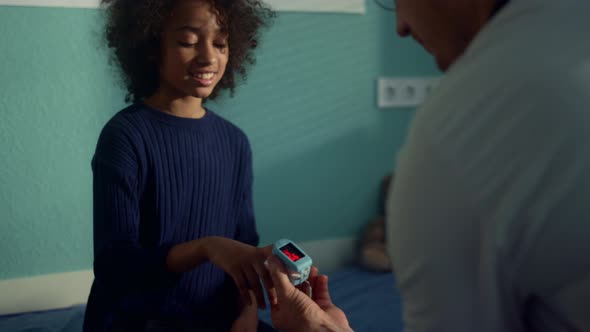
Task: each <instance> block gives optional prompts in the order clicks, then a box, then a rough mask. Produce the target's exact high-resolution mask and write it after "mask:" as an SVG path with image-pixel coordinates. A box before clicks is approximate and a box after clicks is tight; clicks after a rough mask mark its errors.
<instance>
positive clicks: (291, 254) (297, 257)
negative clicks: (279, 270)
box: [272, 239, 312, 286]
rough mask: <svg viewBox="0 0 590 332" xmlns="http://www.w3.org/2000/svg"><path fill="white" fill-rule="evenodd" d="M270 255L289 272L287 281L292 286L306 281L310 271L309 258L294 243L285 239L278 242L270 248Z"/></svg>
mask: <svg viewBox="0 0 590 332" xmlns="http://www.w3.org/2000/svg"><path fill="white" fill-rule="evenodd" d="M272 253H273V255H275V256H277V257H278V258H279V259H280V260H281V261H282V262H283V264H285V266H286V267H287V270H289V271H288V274H289V279H290V280H291V282H292V283H293V285H295V286H297V285H300V284H302V283H304V282H305V281H307V278H309V272H310V271H311V264H312V261H311V257H309V256H308V255H306V254H305V252H303V250H301V248H299V246H298V245H296V244H295V242H293V241H291V240H287V239H281V240H278V241H277V242H275V244H274V246H273V248H272Z"/></svg>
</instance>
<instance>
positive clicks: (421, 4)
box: [393, 0, 506, 71]
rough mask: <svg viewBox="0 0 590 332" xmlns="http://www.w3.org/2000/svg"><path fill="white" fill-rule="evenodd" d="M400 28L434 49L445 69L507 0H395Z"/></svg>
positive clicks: (433, 51)
mask: <svg viewBox="0 0 590 332" xmlns="http://www.w3.org/2000/svg"><path fill="white" fill-rule="evenodd" d="M393 1H394V3H395V8H396V12H397V15H396V16H397V32H398V34H399V35H400V36H402V37H407V36H412V37H413V38H414V39H415V40H416V41H417V42H419V43H420V44H422V46H423V47H424V48H425V49H426V50H427V51H428V52H429V53H431V54H432V55H433V56H434V57H435V59H436V62H437V64H438V66H439V68H440V69H441V70H443V71H446V70H447V69H449V67H450V66H451V65H452V64H453V63H454V62H455V61H456V60H457V59H458V58H459V57H460V56H461V55H462V54H463V52H464V51H465V49H466V48H467V46H468V45H469V43H471V41H472V40H473V38H474V37H475V36H476V35H477V33H478V32H479V31H480V30H481V29H482V28H483V26H484V25H485V24H486V23H487V22H488V20H489V19H490V18H491V17H492V15H493V14H494V12H495V10H496V8H497V7H498V5H499V4H500V3H501V2H506V0H393Z"/></svg>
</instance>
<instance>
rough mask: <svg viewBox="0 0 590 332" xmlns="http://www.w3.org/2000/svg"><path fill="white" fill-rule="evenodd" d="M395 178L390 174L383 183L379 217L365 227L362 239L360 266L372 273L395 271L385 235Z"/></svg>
mask: <svg viewBox="0 0 590 332" xmlns="http://www.w3.org/2000/svg"><path fill="white" fill-rule="evenodd" d="M393 177H394V175H393V174H390V175H387V176H386V177H385V178H384V179H383V180H382V181H381V188H380V189H381V190H380V199H379V213H378V216H377V217H375V218H374V219H373V220H371V221H370V222H369V223H368V224H367V225H366V226H365V228H364V230H363V232H362V236H361V238H360V253H359V257H360V264H361V266H363V267H365V268H367V269H368V270H371V271H376V272H390V271H393V264H392V262H391V258H390V257H389V255H388V254H387V244H386V235H385V234H386V233H385V227H386V223H385V218H386V215H385V211H386V208H385V205H386V201H387V193H388V192H389V188H390V186H391V185H392V183H393Z"/></svg>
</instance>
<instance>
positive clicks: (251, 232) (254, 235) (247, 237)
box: [236, 136, 260, 246]
mask: <svg viewBox="0 0 590 332" xmlns="http://www.w3.org/2000/svg"><path fill="white" fill-rule="evenodd" d="M253 179H254V175H253V171H252V149H251V148H250V143H249V142H248V139H247V138H246V137H245V136H244V139H243V148H242V153H241V171H240V179H238V181H239V183H240V184H241V186H240V188H241V194H240V201H239V211H238V222H237V225H238V229H237V232H236V234H237V237H236V239H237V240H238V241H240V242H243V243H246V244H249V245H252V246H258V244H259V242H260V239H259V236H258V232H257V231H256V218H255V217H254V202H253V198H252V187H253V182H254V181H253Z"/></svg>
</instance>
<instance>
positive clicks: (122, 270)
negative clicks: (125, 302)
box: [92, 125, 177, 292]
mask: <svg viewBox="0 0 590 332" xmlns="http://www.w3.org/2000/svg"><path fill="white" fill-rule="evenodd" d="M92 171H93V214H94V274H95V278H96V280H97V281H98V282H101V283H103V284H104V285H106V286H107V287H109V288H111V289H114V290H117V291H120V292H136V291H142V290H146V289H154V288H161V287H166V286H167V285H169V284H171V283H173V282H174V281H175V280H176V277H177V276H176V275H175V274H172V273H170V272H168V271H167V269H166V258H167V255H168V251H169V250H170V248H171V247H172V245H171V244H163V245H160V246H144V245H142V244H141V243H140V240H139V239H140V210H139V200H140V192H139V185H138V160H137V157H136V153H135V151H134V146H133V144H132V143H131V139H130V138H129V136H128V135H126V134H124V131H123V130H122V129H120V128H116V127H115V126H113V125H111V126H109V125H107V127H105V129H104V130H103V132H102V133H101V136H100V138H99V142H98V144H97V148H96V152H95V155H94V158H93V160H92Z"/></svg>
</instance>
